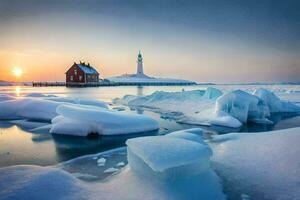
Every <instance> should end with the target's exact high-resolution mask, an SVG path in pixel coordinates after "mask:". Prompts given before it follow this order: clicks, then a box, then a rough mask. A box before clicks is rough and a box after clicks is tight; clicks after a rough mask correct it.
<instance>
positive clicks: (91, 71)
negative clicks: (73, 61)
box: [77, 64, 99, 74]
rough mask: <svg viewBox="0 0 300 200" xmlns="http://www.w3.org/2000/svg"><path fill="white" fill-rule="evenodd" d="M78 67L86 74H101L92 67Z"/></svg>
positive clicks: (80, 65)
mask: <svg viewBox="0 0 300 200" xmlns="http://www.w3.org/2000/svg"><path fill="white" fill-rule="evenodd" d="M77 66H78V67H79V68H80V69H81V70H82V71H83V72H84V73H86V74H99V73H98V72H97V70H96V69H95V68H93V67H91V66H87V65H83V64H77Z"/></svg>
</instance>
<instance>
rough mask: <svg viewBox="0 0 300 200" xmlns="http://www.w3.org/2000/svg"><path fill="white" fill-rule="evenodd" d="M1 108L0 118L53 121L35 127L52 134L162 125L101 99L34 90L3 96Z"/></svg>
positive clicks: (129, 130) (118, 131)
mask: <svg viewBox="0 0 300 200" xmlns="http://www.w3.org/2000/svg"><path fill="white" fill-rule="evenodd" d="M0 111H1V112H0V120H1V119H2V120H3V119H4V120H15V119H25V120H36V121H47V122H51V123H52V125H50V126H49V125H46V126H43V127H36V128H35V129H34V130H42V129H49V128H50V133H53V134H65V135H75V136H87V135H89V134H92V133H94V134H99V135H120V134H132V133H139V132H146V131H153V130H157V129H158V128H159V125H158V123H157V122H156V121H155V120H153V119H152V118H150V117H147V116H144V115H137V114H125V113H121V112H117V111H114V110H111V109H109V108H108V105H107V104H106V103H105V102H102V101H98V100H87V99H73V98H65V97H56V96H49V95H45V94H41V93H32V94H28V95H27V97H21V98H14V97H11V96H8V95H1V96H0ZM12 122H14V121H12ZM18 122H20V121H18Z"/></svg>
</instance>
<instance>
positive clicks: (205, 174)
mask: <svg viewBox="0 0 300 200" xmlns="http://www.w3.org/2000/svg"><path fill="white" fill-rule="evenodd" d="M201 134H202V130H201V129H191V130H186V131H180V132H177V133H173V134H170V135H167V136H152V137H140V138H135V139H130V140H128V141H127V145H128V147H127V148H128V149H127V150H128V161H129V165H128V166H126V167H125V168H124V169H123V170H122V171H120V172H118V173H117V174H115V175H113V176H112V177H110V178H109V179H106V181H104V182H94V183H88V184H87V183H84V182H81V181H79V180H76V179H74V178H73V177H72V176H71V174H67V173H65V172H61V171H59V170H57V169H53V168H49V167H46V168H45V167H33V166H32V167H28V166H25V167H24V166H20V167H8V168H2V169H0V179H1V180H3V181H1V182H0V194H1V197H3V198H2V199H22V198H24V196H25V195H26V197H27V196H28V197H30V198H31V199H41V198H42V199H103V200H109V199H114V200H121V199H122V200H140V199H145V200H157V199H164V200H185V199H190V200H194V199H195V200H198V199H211V200H221V199H225V196H224V194H223V192H222V186H221V184H220V180H219V178H218V177H217V175H216V174H215V173H214V171H213V170H212V169H211V168H210V165H209V162H210V157H211V154H212V151H211V150H210V148H209V146H207V145H205V144H204V141H203V139H202V137H201ZM47 182H48V183H47ZM25 191H26V193H25ZM50 192H51V194H50Z"/></svg>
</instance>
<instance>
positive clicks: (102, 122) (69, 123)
mask: <svg viewBox="0 0 300 200" xmlns="http://www.w3.org/2000/svg"><path fill="white" fill-rule="evenodd" d="M57 113H58V114H59V116H57V117H55V118H54V119H53V120H52V128H51V129H50V132H51V133H55V134H65V135H77V136H87V135H89V134H91V133H94V134H99V135H121V134H129V133H140V132H147V131H153V130H157V129H158V128H159V124H158V123H157V122H156V121H155V120H153V119H152V118H150V117H147V116H144V115H138V114H126V113H123V112H117V111H113V110H107V109H101V108H97V109H96V108H95V107H88V106H84V107H82V106H74V105H60V106H59V107H58V108H57Z"/></svg>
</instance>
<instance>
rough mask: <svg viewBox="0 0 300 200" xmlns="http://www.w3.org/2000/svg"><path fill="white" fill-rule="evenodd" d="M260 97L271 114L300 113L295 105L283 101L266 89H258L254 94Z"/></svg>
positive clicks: (299, 109)
mask: <svg viewBox="0 0 300 200" xmlns="http://www.w3.org/2000/svg"><path fill="white" fill-rule="evenodd" d="M253 94H254V95H256V96H258V97H259V98H260V99H261V100H262V102H263V104H264V105H266V106H267V109H268V110H269V112H270V113H277V112H299V111H300V108H299V107H298V106H296V105H295V104H293V103H290V102H285V101H281V100H280V99H279V98H278V97H277V96H276V95H275V94H274V93H273V92H271V91H269V90H266V89H262V88H261V89H257V90H255V91H254V92H253Z"/></svg>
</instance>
